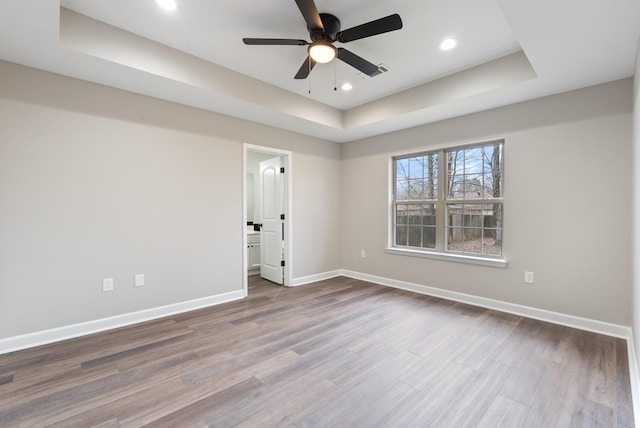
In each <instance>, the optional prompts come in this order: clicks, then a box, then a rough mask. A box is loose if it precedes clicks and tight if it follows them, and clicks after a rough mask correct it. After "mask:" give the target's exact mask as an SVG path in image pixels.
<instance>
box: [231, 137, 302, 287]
mask: <svg viewBox="0 0 640 428" xmlns="http://www.w3.org/2000/svg"><path fill="white" fill-rule="evenodd" d="M242 176H243V186H242V188H243V198H242V200H243V207H242V213H243V222H242V226H243V227H242V231H243V232H242V240H243V241H242V242H243V250H244V251H243V276H244V281H243V284H244V291H245V294H248V277H249V275H260V276H262V277H263V278H266V279H268V280H270V281H273V282H275V283H280V284H282V285H284V286H287V287H288V286H290V285H291V283H292V281H291V272H292V257H291V230H292V227H291V224H292V222H291V194H292V192H291V183H292V181H291V152H289V151H285V150H278V149H273V148H270V147H263V146H256V145H252V144H244V145H243V175H242ZM280 278H281V280H280V281H279V279H280Z"/></svg>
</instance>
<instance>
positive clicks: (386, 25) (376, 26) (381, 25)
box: [336, 13, 402, 43]
mask: <svg viewBox="0 0 640 428" xmlns="http://www.w3.org/2000/svg"><path fill="white" fill-rule="evenodd" d="M401 28H402V19H400V15H398V14H397V13H394V14H393V15H389V16H385V17H384V18H380V19H376V20H375V21H370V22H367V23H366V24H362V25H358V26H357V27H352V28H348V29H346V30H344V31H340V32H339V33H338V34H337V35H336V40H337V41H339V42H342V43H347V42H352V41H354V40H358V39H364V38H365V37H371V36H375V35H378V34H382V33H388V32H389V31H395V30H399V29H401Z"/></svg>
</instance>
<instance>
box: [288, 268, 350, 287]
mask: <svg viewBox="0 0 640 428" xmlns="http://www.w3.org/2000/svg"><path fill="white" fill-rule="evenodd" d="M342 275H343V271H342V269H338V270H332V271H329V272H322V273H318V274H315V275H309V276H301V277H300V278H294V279H293V281H292V283H291V285H290V287H297V286H299V285H305V284H311V283H312V282H318V281H324V280H325V279H331V278H335V277H337V276H342Z"/></svg>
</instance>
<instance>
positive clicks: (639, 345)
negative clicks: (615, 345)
mask: <svg viewBox="0 0 640 428" xmlns="http://www.w3.org/2000/svg"><path fill="white" fill-rule="evenodd" d="M633 83H634V86H633V200H634V205H633V208H634V209H633V226H634V227H633V231H634V233H633V237H634V250H635V251H634V253H633V324H632V330H633V341H634V345H635V347H636V358H637V356H638V355H640V41H639V42H638V51H637V53H636V69H635V74H634V80H633ZM636 364H637V362H636Z"/></svg>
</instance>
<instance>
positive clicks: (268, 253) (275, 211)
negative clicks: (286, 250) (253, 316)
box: [260, 157, 284, 284]
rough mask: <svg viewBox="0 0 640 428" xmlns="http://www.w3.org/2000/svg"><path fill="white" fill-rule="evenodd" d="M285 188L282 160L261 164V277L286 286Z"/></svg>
mask: <svg viewBox="0 0 640 428" xmlns="http://www.w3.org/2000/svg"><path fill="white" fill-rule="evenodd" d="M283 184H284V180H282V174H281V172H280V158H279V157H277V158H273V159H269V160H266V161H263V162H260V215H261V222H260V223H262V227H261V228H260V276H261V277H263V278H264V279H268V280H269V281H272V282H275V283H276V284H282V282H283V281H282V280H283V277H284V275H283V267H282V261H283V260H284V258H283V255H282V249H283V236H282V234H283V224H284V220H282V219H281V217H280V216H281V215H282V214H284V211H283V205H282V202H283V194H284V192H283Z"/></svg>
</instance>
